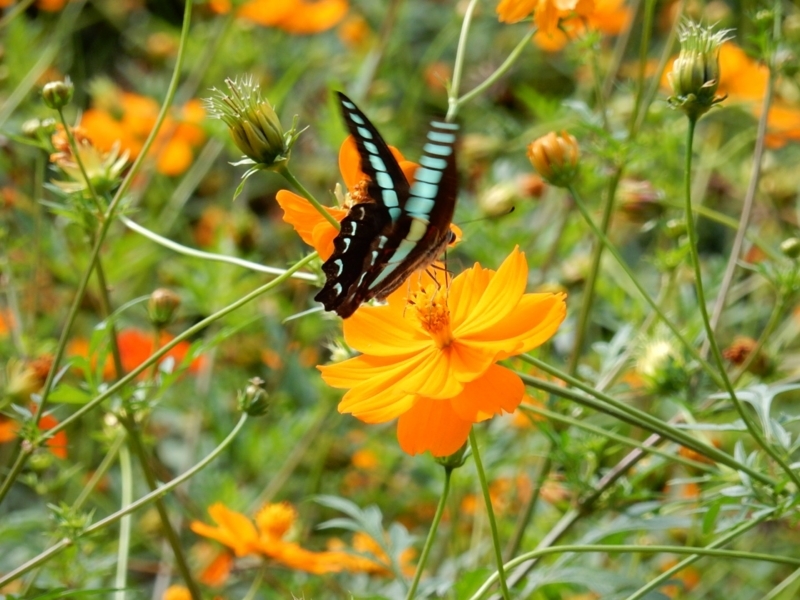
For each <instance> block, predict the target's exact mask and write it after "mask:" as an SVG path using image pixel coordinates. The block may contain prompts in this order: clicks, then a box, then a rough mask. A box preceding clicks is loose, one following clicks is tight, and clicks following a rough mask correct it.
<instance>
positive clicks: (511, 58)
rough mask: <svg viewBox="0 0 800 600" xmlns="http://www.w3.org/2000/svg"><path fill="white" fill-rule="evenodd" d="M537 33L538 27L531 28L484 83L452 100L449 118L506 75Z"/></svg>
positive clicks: (449, 119)
mask: <svg viewBox="0 0 800 600" xmlns="http://www.w3.org/2000/svg"><path fill="white" fill-rule="evenodd" d="M535 33H536V28H535V27H534V28H531V29H530V30H529V31H528V32H527V33H526V34H525V36H524V37H523V38H522V39H521V40H520V41H519V43H518V44H517V45H516V46H515V47H514V49H513V50H512V51H511V54H509V55H508V58H506V60H505V61H504V62H503V64H502V65H500V66H499V67H497V70H496V71H495V72H494V73H492V74H491V75H489V77H487V78H486V79H485V80H484V81H483V82H482V83H480V84H478V85H476V86H475V87H474V88H473V89H471V90H470V91H468V92H467V93H466V94H464V95H463V96H461V98H458V99H457V100H455V101H453V100H452V99H451V100H450V108H449V109H448V111H447V120H448V121H452V120H453V119H455V118H456V115H457V114H458V111H459V109H460V108H461V107H462V106H463V105H465V104H466V103H467V102H470V101H471V100H473V99H474V98H476V97H477V96H479V95H481V94H482V93H483V92H485V91H486V90H487V89H489V88H490V87H491V86H492V85H494V84H495V82H496V81H497V80H498V79H500V78H501V77H502V76H503V75H505V74H506V73H507V72H508V70H509V69H510V68H511V67H512V66H513V65H514V63H515V62H517V59H518V58H519V57H520V55H521V54H522V51H523V50H524V49H525V48H527V47H528V45H529V42H530V41H531V38H533V36H534V34H535Z"/></svg>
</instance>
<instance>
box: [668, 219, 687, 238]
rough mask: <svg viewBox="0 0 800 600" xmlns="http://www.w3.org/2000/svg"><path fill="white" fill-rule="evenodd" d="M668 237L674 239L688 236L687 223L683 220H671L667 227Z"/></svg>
mask: <svg viewBox="0 0 800 600" xmlns="http://www.w3.org/2000/svg"><path fill="white" fill-rule="evenodd" d="M665 228H666V231H667V235H668V236H669V237H671V238H672V239H676V238H679V237H681V236H682V235H686V221H685V220H683V219H670V220H669V221H667V223H666V225H665Z"/></svg>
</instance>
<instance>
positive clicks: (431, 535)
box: [406, 467, 453, 600]
mask: <svg viewBox="0 0 800 600" xmlns="http://www.w3.org/2000/svg"><path fill="white" fill-rule="evenodd" d="M452 475H453V469H451V468H449V467H444V489H443V490H442V495H441V497H440V498H439V506H437V507H436V514H435V515H434V516H433V523H431V528H430V530H429V531H428V537H427V538H426V539H425V546H423V548H422V555H421V556H420V557H419V562H418V563H417V570H416V572H415V573H414V580H413V581H412V582H411V587H410V588H409V589H408V594H406V600H413V599H414V594H416V593H417V586H419V581H420V579H421V578H422V571H423V570H424V569H425V563H426V562H427V561H428V554H430V551H431V548H432V547H433V541H434V540H435V539H436V531H437V530H438V529H439V521H441V520H442V515H443V514H444V509H445V506H446V505H447V497H448V495H449V494H450V478H451V476H452Z"/></svg>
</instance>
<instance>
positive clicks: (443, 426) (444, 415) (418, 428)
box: [397, 398, 472, 456]
mask: <svg viewBox="0 0 800 600" xmlns="http://www.w3.org/2000/svg"><path fill="white" fill-rule="evenodd" d="M471 428H472V423H470V422H469V421H465V420H464V419H462V418H461V417H459V416H458V415H457V414H456V413H455V411H454V410H453V408H452V406H451V405H450V402H448V401H447V400H431V399H430V398H417V400H416V402H415V403H414V406H413V407H412V408H411V410H409V411H408V412H406V413H405V414H404V415H403V416H401V417H400V419H399V421H398V422H397V439H398V440H399V441H400V446H401V447H402V448H403V450H404V451H405V452H407V453H408V454H411V455H412V456H413V455H415V454H421V453H422V452H425V451H426V450H428V451H430V453H431V454H433V455H434V456H449V455H450V454H453V453H454V452H456V451H457V450H458V449H459V448H461V446H463V445H464V443H465V442H466V441H467V437H468V436H469V431H470V429H471Z"/></svg>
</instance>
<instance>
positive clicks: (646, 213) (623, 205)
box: [618, 178, 664, 223]
mask: <svg viewBox="0 0 800 600" xmlns="http://www.w3.org/2000/svg"><path fill="white" fill-rule="evenodd" d="M618 193H619V201H618V207H619V210H620V211H622V213H623V214H624V215H625V216H626V217H628V219H629V220H631V221H633V222H634V223H646V222H647V221H650V220H652V219H655V218H657V217H659V216H660V215H661V214H662V213H663V212H664V205H663V204H662V200H663V196H664V195H663V194H662V193H661V192H659V191H658V190H657V189H655V187H653V184H652V183H650V182H649V181H640V180H637V179H628V178H625V179H623V180H622V181H620V182H619V192H618Z"/></svg>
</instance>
